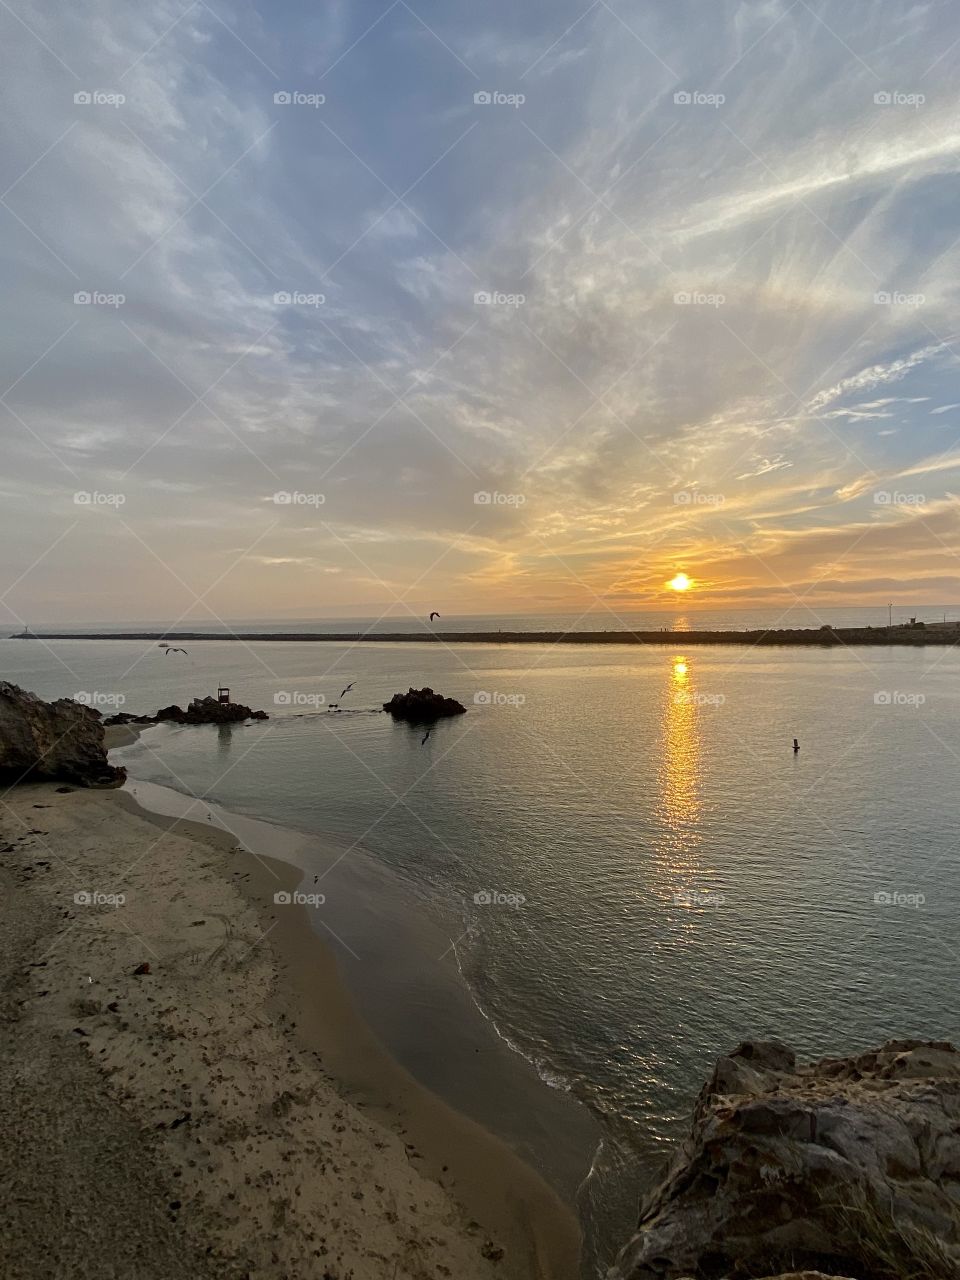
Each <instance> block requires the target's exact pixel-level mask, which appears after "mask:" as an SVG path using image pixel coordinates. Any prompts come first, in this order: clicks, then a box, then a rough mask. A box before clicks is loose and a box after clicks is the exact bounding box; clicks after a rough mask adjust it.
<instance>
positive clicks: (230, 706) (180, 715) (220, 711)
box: [104, 696, 270, 725]
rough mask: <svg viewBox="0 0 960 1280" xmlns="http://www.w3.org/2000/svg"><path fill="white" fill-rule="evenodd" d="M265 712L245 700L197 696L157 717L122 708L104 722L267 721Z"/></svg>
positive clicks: (214, 722)
mask: <svg viewBox="0 0 960 1280" xmlns="http://www.w3.org/2000/svg"><path fill="white" fill-rule="evenodd" d="M269 718H270V717H269V716H268V715H267V713H266V711H254V710H253V709H252V708H250V707H245V706H244V705H243V703H242V702H218V701H217V699H216V698H211V697H209V696H208V697H206V698H194V699H193V701H192V702H191V703H190V705H189V707H187V709H186V711H184V709H183V707H178V706H177V705H176V703H174V704H173V705H172V706H170V707H161V708H160V710H159V711H158V712H157V714H156V715H155V716H135V715H131V714H130V713H129V712H128V711H120V712H118V713H117V714H116V715H114V716H108V717H107V719H106V720H105V721H104V724H107V725H115V724H159V723H160V722H161V721H164V720H173V721H175V722H176V723H177V724H239V722H240V721H241V720H268V719H269Z"/></svg>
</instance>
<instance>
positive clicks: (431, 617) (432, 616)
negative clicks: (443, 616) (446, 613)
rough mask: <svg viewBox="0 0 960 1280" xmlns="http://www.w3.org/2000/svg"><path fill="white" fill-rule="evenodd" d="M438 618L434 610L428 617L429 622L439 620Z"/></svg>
mask: <svg viewBox="0 0 960 1280" xmlns="http://www.w3.org/2000/svg"><path fill="white" fill-rule="evenodd" d="M439 617H440V615H439V613H437V612H436V610H434V612H433V613H431V615H430V621H431V622H432V621H433V620H434V618H439Z"/></svg>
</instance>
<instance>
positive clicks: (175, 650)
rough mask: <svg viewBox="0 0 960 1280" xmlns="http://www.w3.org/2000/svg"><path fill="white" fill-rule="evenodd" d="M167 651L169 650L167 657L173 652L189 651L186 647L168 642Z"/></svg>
mask: <svg viewBox="0 0 960 1280" xmlns="http://www.w3.org/2000/svg"><path fill="white" fill-rule="evenodd" d="M166 652H167V657H169V656H170V654H171V653H186V652H187V651H186V649H177V648H175V647H174V646H173V645H169V644H168V645H167V650H166Z"/></svg>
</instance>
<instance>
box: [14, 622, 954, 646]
mask: <svg viewBox="0 0 960 1280" xmlns="http://www.w3.org/2000/svg"><path fill="white" fill-rule="evenodd" d="M9 639H11V640H16V639H29V640H40V641H44V640H155V641H161V640H168V641H171V642H175V643H179V644H184V643H191V644H195V643H198V642H200V641H203V640H240V641H245V642H247V643H250V642H253V641H256V642H258V643H261V642H266V641H271V642H272V641H288V642H293V643H297V642H300V643H314V642H319V641H324V642H326V643H328V644H357V643H359V642H369V643H380V644H444V645H451V644H542V645H555V644H589V645H598V644H630V645H670V646H673V647H675V646H677V645H681V646H692V645H710V644H714V645H724V644H728V645H786V646H793V647H795V646H804V645H805V646H811V645H819V646H821V647H824V648H832V647H836V646H837V645H845V646H849V645H928V644H935V645H954V644H957V643H960V623H939V622H938V623H922V622H920V623H914V624H902V625H898V626H892V627H831V626H824V627H816V628H815V627H802V628H784V629H775V628H761V629H754V630H749V631H734V630H730V631H692V630H691V631H679V630H674V631H669V630H666V629H661V630H658V631H627V630H620V631H340V632H334V631H330V632H326V631H304V632H300V631H284V632H275V631H222V632H209V631H71V632H55V631H46V632H35V633H31V634H29V635H20V636H10V637H9Z"/></svg>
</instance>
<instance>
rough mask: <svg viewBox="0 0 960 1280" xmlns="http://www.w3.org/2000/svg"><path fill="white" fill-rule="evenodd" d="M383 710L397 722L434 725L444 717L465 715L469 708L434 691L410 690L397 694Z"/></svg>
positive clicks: (385, 704) (384, 705)
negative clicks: (405, 721) (404, 721)
mask: <svg viewBox="0 0 960 1280" xmlns="http://www.w3.org/2000/svg"><path fill="white" fill-rule="evenodd" d="M383 709H384V711H389V712H390V714H391V715H392V716H393V718H394V719H395V720H407V721H409V723H410V724H433V723H434V722H435V721H436V720H441V719H443V717H444V716H460V715H463V713H464V712H465V711H466V709H467V708H466V707H464V706H462V705H461V703H459V702H457V700H456V699H455V698H445V697H444V696H443V694H442V693H434V692H433V690H432V689H408V690H407V692H406V693H395V694H394V695H393V697H392V698H391V699H390V701H389V702H385V703H384V704H383Z"/></svg>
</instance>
